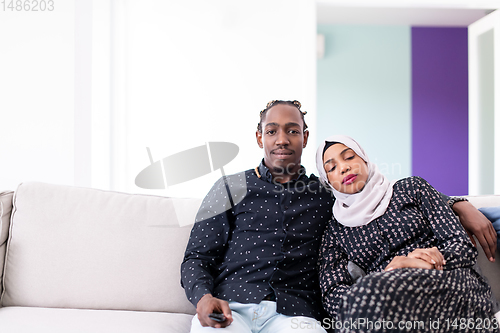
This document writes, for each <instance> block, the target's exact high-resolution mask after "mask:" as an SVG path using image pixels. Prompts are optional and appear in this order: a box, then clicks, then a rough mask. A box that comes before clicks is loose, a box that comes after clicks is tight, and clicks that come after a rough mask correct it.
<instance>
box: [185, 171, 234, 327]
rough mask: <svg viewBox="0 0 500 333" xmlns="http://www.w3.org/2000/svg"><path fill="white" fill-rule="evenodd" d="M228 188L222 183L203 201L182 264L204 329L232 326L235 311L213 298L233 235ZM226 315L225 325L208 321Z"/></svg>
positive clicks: (187, 289)
mask: <svg viewBox="0 0 500 333" xmlns="http://www.w3.org/2000/svg"><path fill="white" fill-rule="evenodd" d="M226 193H227V192H226V187H225V184H224V182H223V181H221V180H219V181H218V182H217V183H215V185H214V186H213V188H212V189H211V190H210V192H209V193H208V194H207V196H206V197H205V199H204V200H203V202H202V204H201V206H200V209H199V211H198V214H197V216H196V220H195V224H194V225H193V228H192V230H191V235H190V237H189V241H188V244H187V247H186V252H185V254H184V260H183V262H182V264H181V285H182V287H183V288H184V290H185V292H186V296H187V297H188V299H189V301H190V302H191V303H193V305H195V306H196V312H197V313H198V318H199V320H200V323H201V325H202V326H211V327H226V326H228V325H229V324H231V322H232V317H231V310H230V309H229V306H228V303H227V302H226V301H224V300H220V299H217V298H215V297H213V296H212V293H213V289H214V274H216V268H217V265H218V264H219V263H220V261H221V260H222V258H223V256H224V252H225V251H224V250H225V248H226V244H227V241H228V237H229V233H230V229H231V228H230V219H231V216H230V211H229V210H227V209H226V208H227V206H226V205H225V200H224V197H226V198H227V194H226ZM214 312H215V313H223V314H224V316H225V317H226V320H225V321H224V322H217V321H215V320H212V319H210V318H209V317H208V315H209V314H211V313H214Z"/></svg>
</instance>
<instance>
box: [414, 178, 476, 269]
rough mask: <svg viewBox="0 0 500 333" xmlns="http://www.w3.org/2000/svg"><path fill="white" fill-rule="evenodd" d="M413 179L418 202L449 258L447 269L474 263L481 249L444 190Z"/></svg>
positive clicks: (445, 256)
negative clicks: (443, 193)
mask: <svg viewBox="0 0 500 333" xmlns="http://www.w3.org/2000/svg"><path fill="white" fill-rule="evenodd" d="M411 180H412V181H411V186H412V191H413V195H414V200H415V203H416V204H417V205H418V207H419V208H420V210H421V212H422V213H423V215H424V216H425V217H426V218H427V220H428V221H429V223H430V227H431V229H432V231H433V233H434V235H435V237H436V238H437V248H438V249H439V251H440V252H441V253H442V254H443V256H444V258H445V260H446V264H445V265H444V269H445V270H451V269H455V268H458V267H470V266H472V265H474V263H475V262H476V257H477V250H476V248H475V247H474V245H473V244H472V242H471V241H470V239H469V237H468V236H467V234H466V232H465V230H464V228H463V227H462V225H461V224H460V222H459V221H458V219H457V217H456V216H455V214H454V213H453V211H452V210H451V208H450V207H449V206H448V204H447V203H446V202H444V201H443V198H442V196H441V195H440V193H439V192H438V191H436V190H435V189H434V188H433V187H432V186H431V185H430V184H429V183H427V182H426V181H425V180H424V179H422V178H420V177H412V178H411Z"/></svg>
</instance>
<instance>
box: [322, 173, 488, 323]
mask: <svg viewBox="0 0 500 333" xmlns="http://www.w3.org/2000/svg"><path fill="white" fill-rule="evenodd" d="M393 189H394V192H393V196H392V200H391V202H390V204H389V206H388V208H387V210H386V212H385V213H384V215H382V216H381V217H379V218H377V219H375V220H374V221H372V222H370V223H369V224H367V225H364V226H359V227H354V228H350V227H345V226H343V225H341V224H340V223H338V222H337V221H336V220H335V219H334V220H333V221H332V222H331V223H330V225H329V226H328V227H327V229H326V231H325V234H324V236H323V241H322V245H321V251H320V261H319V264H320V286H321V290H322V296H323V305H324V307H325V309H326V310H327V311H328V313H329V314H330V316H331V319H332V324H331V325H332V327H336V328H337V331H341V332H373V331H381V332H383V331H387V332H398V331H400V332H423V331H428V332H449V331H462V332H467V331H470V332H490V331H491V332H496V331H497V329H496V328H497V327H498V324H497V323H496V321H495V320H494V319H493V318H494V317H493V313H492V304H491V301H490V297H491V291H490V288H489V286H488V284H487V283H486V282H485V281H484V279H483V278H482V277H481V276H479V275H478V274H477V273H476V272H475V271H474V270H473V269H472V266H473V265H474V263H475V260H476V257H477V250H476V248H475V247H474V245H473V244H472V243H471V242H470V240H469V238H468V236H467V234H466V233H465V231H464V229H463V227H462V226H461V225H460V223H459V222H458V220H457V219H456V217H455V215H454V213H453V211H452V210H451V209H450V208H449V207H448V205H447V204H446V203H444V201H443V200H442V198H441V196H440V194H439V193H438V192H437V191H436V190H435V189H434V188H433V187H432V186H430V185H429V184H428V183H427V182H426V181H425V180H423V179H422V178H419V177H410V178H405V179H402V180H400V181H398V182H396V183H395V184H394V187H393ZM433 246H436V247H437V248H438V249H439V251H440V252H441V253H442V254H443V256H444V258H445V260H446V264H445V265H444V270H442V271H439V270H435V269H418V268H400V269H395V270H392V271H389V272H384V268H385V267H386V266H387V265H388V264H389V263H390V262H391V260H392V259H393V258H394V257H395V256H405V255H407V254H409V253H410V252H412V251H413V250H415V249H417V248H430V247H433ZM348 262H352V263H354V264H356V265H357V266H359V267H360V268H361V269H362V270H363V271H364V272H365V273H366V274H367V275H366V276H365V277H363V278H361V279H360V280H358V282H357V283H355V281H353V279H354V277H353V276H351V274H350V273H349V270H348ZM351 266H352V264H349V267H351Z"/></svg>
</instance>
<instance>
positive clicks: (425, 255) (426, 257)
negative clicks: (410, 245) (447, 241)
mask: <svg viewBox="0 0 500 333" xmlns="http://www.w3.org/2000/svg"><path fill="white" fill-rule="evenodd" d="M408 258H416V259H421V260H423V261H425V262H428V263H429V264H431V265H433V267H434V268H435V269H438V270H440V271H442V270H443V266H444V265H445V264H446V261H445V260H444V257H443V255H442V254H441V252H439V250H438V249H437V247H435V246H434V247H431V248H429V249H415V250H413V251H412V252H411V253H410V254H408Z"/></svg>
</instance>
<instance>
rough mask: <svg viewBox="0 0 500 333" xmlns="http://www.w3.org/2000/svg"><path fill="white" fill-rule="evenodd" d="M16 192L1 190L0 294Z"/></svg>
mask: <svg viewBox="0 0 500 333" xmlns="http://www.w3.org/2000/svg"><path fill="white" fill-rule="evenodd" d="M13 194H14V192H12V191H8V192H0V295H2V290H3V285H2V281H3V279H2V276H3V267H4V263H5V262H4V259H5V251H6V249H7V236H8V235H9V225H10V213H11V211H12V196H13Z"/></svg>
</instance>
